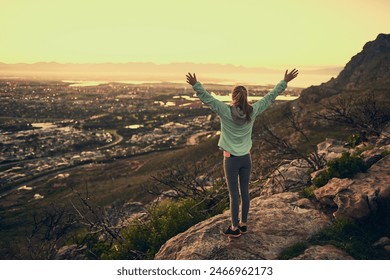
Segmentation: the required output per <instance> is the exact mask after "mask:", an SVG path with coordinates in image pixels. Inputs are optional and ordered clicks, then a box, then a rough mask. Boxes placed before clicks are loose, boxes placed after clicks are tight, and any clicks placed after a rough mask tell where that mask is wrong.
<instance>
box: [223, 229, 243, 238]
mask: <svg viewBox="0 0 390 280" xmlns="http://www.w3.org/2000/svg"><path fill="white" fill-rule="evenodd" d="M223 234H224V235H226V236H231V237H240V236H241V232H240V230H239V229H236V230H232V228H231V226H229V227H228V229H227V230H225V231H224V232H223Z"/></svg>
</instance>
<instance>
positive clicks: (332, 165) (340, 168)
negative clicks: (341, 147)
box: [313, 152, 367, 187]
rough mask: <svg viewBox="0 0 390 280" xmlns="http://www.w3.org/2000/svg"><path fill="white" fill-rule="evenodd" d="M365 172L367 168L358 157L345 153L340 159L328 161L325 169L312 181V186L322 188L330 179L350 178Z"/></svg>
mask: <svg viewBox="0 0 390 280" xmlns="http://www.w3.org/2000/svg"><path fill="white" fill-rule="evenodd" d="M366 171H367V166H366V164H365V162H364V160H363V159H362V158H361V157H360V156H357V155H351V154H350V153H348V152H345V153H343V154H342V156H341V157H340V158H336V159H334V160H330V161H329V162H328V164H327V169H326V170H324V171H322V172H320V173H319V174H318V175H317V176H316V177H315V178H314V179H313V184H314V185H315V186H316V187H322V186H324V185H325V184H326V183H327V182H328V181H329V180H330V179H331V178H334V177H336V178H352V177H353V176H354V175H355V174H356V173H358V172H366Z"/></svg>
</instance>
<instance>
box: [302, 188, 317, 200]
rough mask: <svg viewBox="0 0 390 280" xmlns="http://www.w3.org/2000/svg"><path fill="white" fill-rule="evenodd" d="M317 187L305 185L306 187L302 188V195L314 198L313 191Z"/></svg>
mask: <svg viewBox="0 0 390 280" xmlns="http://www.w3.org/2000/svg"><path fill="white" fill-rule="evenodd" d="M316 189H317V187H316V186H310V187H307V188H304V189H303V190H302V197H306V198H314V197H315V196H314V191H315V190H316Z"/></svg>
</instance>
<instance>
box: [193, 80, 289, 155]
mask: <svg viewBox="0 0 390 280" xmlns="http://www.w3.org/2000/svg"><path fill="white" fill-rule="evenodd" d="M286 88H287V83H286V81H284V80H282V81H280V82H279V83H278V84H277V85H276V86H275V88H274V89H273V90H271V91H270V92H269V93H268V94H267V95H266V96H264V97H263V98H262V99H260V100H259V101H257V102H256V103H254V104H252V108H253V111H252V114H251V121H249V122H245V123H244V124H238V123H237V122H236V121H234V120H233V117H232V111H231V106H229V105H228V104H225V103H223V102H222V101H219V100H218V99H215V98H214V97H213V96H211V95H210V93H208V92H207V91H206V90H205V89H204V88H203V86H202V84H201V83H200V82H197V83H196V84H195V85H193V89H194V90H195V91H196V95H197V96H198V97H199V99H200V100H201V101H202V102H203V103H204V104H206V105H208V106H209V107H210V108H211V109H212V110H213V111H214V112H216V113H217V114H218V115H219V117H220V118H221V136H220V138H219V142H218V146H219V147H220V149H222V150H225V151H227V152H229V153H231V154H232V155H235V156H243V155H246V154H248V153H249V152H250V150H251V148H252V128H253V123H254V121H255V119H256V117H257V116H258V115H259V114H261V113H262V112H263V111H264V110H265V109H267V108H268V107H269V106H271V104H272V103H273V102H274V101H275V98H276V97H277V96H278V95H279V94H280V93H282V92H283V91H284V90H285V89H286Z"/></svg>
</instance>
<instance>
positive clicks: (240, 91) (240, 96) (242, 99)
mask: <svg viewBox="0 0 390 280" xmlns="http://www.w3.org/2000/svg"><path fill="white" fill-rule="evenodd" d="M232 103H233V105H234V106H238V107H240V109H241V110H243V111H244V112H245V115H246V120H247V121H248V122H250V121H251V113H252V111H253V108H252V106H251V105H250V104H249V103H248V91H247V90H246V88H245V87H243V86H236V87H235V88H234V89H233V92H232Z"/></svg>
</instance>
